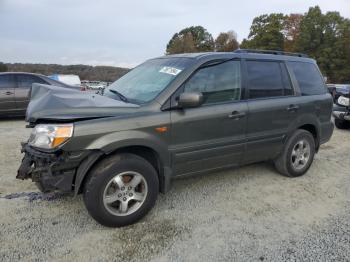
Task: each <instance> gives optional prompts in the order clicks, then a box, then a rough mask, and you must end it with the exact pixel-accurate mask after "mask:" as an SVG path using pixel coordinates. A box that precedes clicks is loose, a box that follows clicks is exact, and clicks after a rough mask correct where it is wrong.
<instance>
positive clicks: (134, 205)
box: [83, 154, 159, 227]
mask: <svg viewBox="0 0 350 262" xmlns="http://www.w3.org/2000/svg"><path fill="white" fill-rule="evenodd" d="M158 191H159V181H158V175H157V172H156V170H155V169H154V167H153V166H152V165H151V164H150V163H149V162H148V161H146V160H145V159H143V158H142V157H139V156H137V155H133V154H118V155H113V156H110V157H107V158H105V159H103V160H101V161H100V162H99V163H98V164H97V165H96V166H95V167H94V168H93V169H92V170H91V172H90V173H89V175H88V177H87V181H86V183H85V185H84V191H83V194H84V196H83V197H84V203H85V206H86V208H87V210H88V212H89V214H90V215H91V216H92V217H93V218H94V219H95V220H96V221H97V222H99V223H100V224H102V225H104V226H108V227H120V226H126V225H129V224H132V223H135V222H136V221H138V220H140V219H141V218H142V217H144V216H145V215H146V214H147V213H148V212H149V211H150V210H151V209H152V207H153V206H154V204H155V202H156V200H157V196H158Z"/></svg>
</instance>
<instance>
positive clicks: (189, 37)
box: [166, 26, 214, 54]
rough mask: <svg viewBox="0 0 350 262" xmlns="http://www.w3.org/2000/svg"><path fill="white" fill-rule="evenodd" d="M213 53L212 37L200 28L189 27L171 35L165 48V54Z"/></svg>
mask: <svg viewBox="0 0 350 262" xmlns="http://www.w3.org/2000/svg"><path fill="white" fill-rule="evenodd" d="M207 51H214V40H213V37H212V35H211V34H210V33H209V32H208V31H207V30H206V29H205V28H204V27H202V26H191V27H187V28H184V29H182V30H181V31H180V32H179V33H176V34H174V35H173V37H172V38H171V39H170V41H169V43H168V44H167V47H166V53H167V54H178V53H185V52H188V53H194V52H207Z"/></svg>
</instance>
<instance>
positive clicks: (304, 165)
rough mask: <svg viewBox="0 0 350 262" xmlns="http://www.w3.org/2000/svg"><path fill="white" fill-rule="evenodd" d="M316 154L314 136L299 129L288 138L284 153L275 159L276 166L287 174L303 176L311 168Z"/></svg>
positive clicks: (279, 170) (282, 172)
mask: <svg viewBox="0 0 350 262" xmlns="http://www.w3.org/2000/svg"><path fill="white" fill-rule="evenodd" d="M314 155H315V140H314V137H313V136H312V134H311V133H310V132H308V131H306V130H300V129H299V130H297V131H296V132H295V133H294V134H293V135H292V136H291V137H290V138H289V139H288V140H287V142H286V145H285V147H284V149H283V152H282V154H281V155H280V156H279V157H278V158H277V159H276V160H275V167H276V169H277V171H278V172H280V173H281V174H283V175H285V176H289V177H298V176H302V175H304V174H305V173H306V172H307V170H308V169H309V168H310V166H311V164H312V162H313V159H314Z"/></svg>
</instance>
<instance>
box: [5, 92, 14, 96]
mask: <svg viewBox="0 0 350 262" xmlns="http://www.w3.org/2000/svg"><path fill="white" fill-rule="evenodd" d="M5 95H8V96H9V95H13V92H10V91H7V92H5Z"/></svg>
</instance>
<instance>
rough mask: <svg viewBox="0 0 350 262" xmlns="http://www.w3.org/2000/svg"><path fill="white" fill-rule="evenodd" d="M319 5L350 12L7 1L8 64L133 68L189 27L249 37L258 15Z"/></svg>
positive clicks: (252, 0) (2, 5)
mask: <svg viewBox="0 0 350 262" xmlns="http://www.w3.org/2000/svg"><path fill="white" fill-rule="evenodd" d="M315 5H319V6H320V7H321V9H322V11H323V12H326V11H339V12H340V14H341V15H342V16H345V17H348V18H349V17H350V0H319V1H314V0H288V1H286V0H263V1H261V0H260V1H259V0H243V1H242V0H241V1H232V0H222V1H220V0H215V1H205V0H178V1H164V0H163V1H161V0H147V1H140V0H139V1H136V0H123V1H119V0H99V1H89V0H0V61H3V62H10V63H13V62H28V63H57V64H77V63H81V64H89V65H113V66H126V67H131V66H135V65H137V64H138V63H141V62H142V61H144V60H146V59H148V58H151V57H155V56H159V55H163V54H164V52H165V47H166V44H167V42H168V41H169V39H170V38H171V37H172V35H173V34H174V33H175V32H177V31H179V30H181V29H182V28H184V27H187V26H191V25H202V26H204V27H205V28H207V29H208V31H209V32H210V33H212V34H213V36H214V37H216V36H217V35H218V34H219V33H220V32H222V31H228V30H234V31H235V32H236V33H237V34H238V39H239V40H240V41H241V40H242V39H243V38H245V37H247V35H248V33H249V27H250V25H251V22H252V20H253V18H254V17H255V16H258V15H261V14H264V13H272V12H282V13H285V14H289V13H304V12H306V11H307V10H308V8H309V7H310V6H315Z"/></svg>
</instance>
